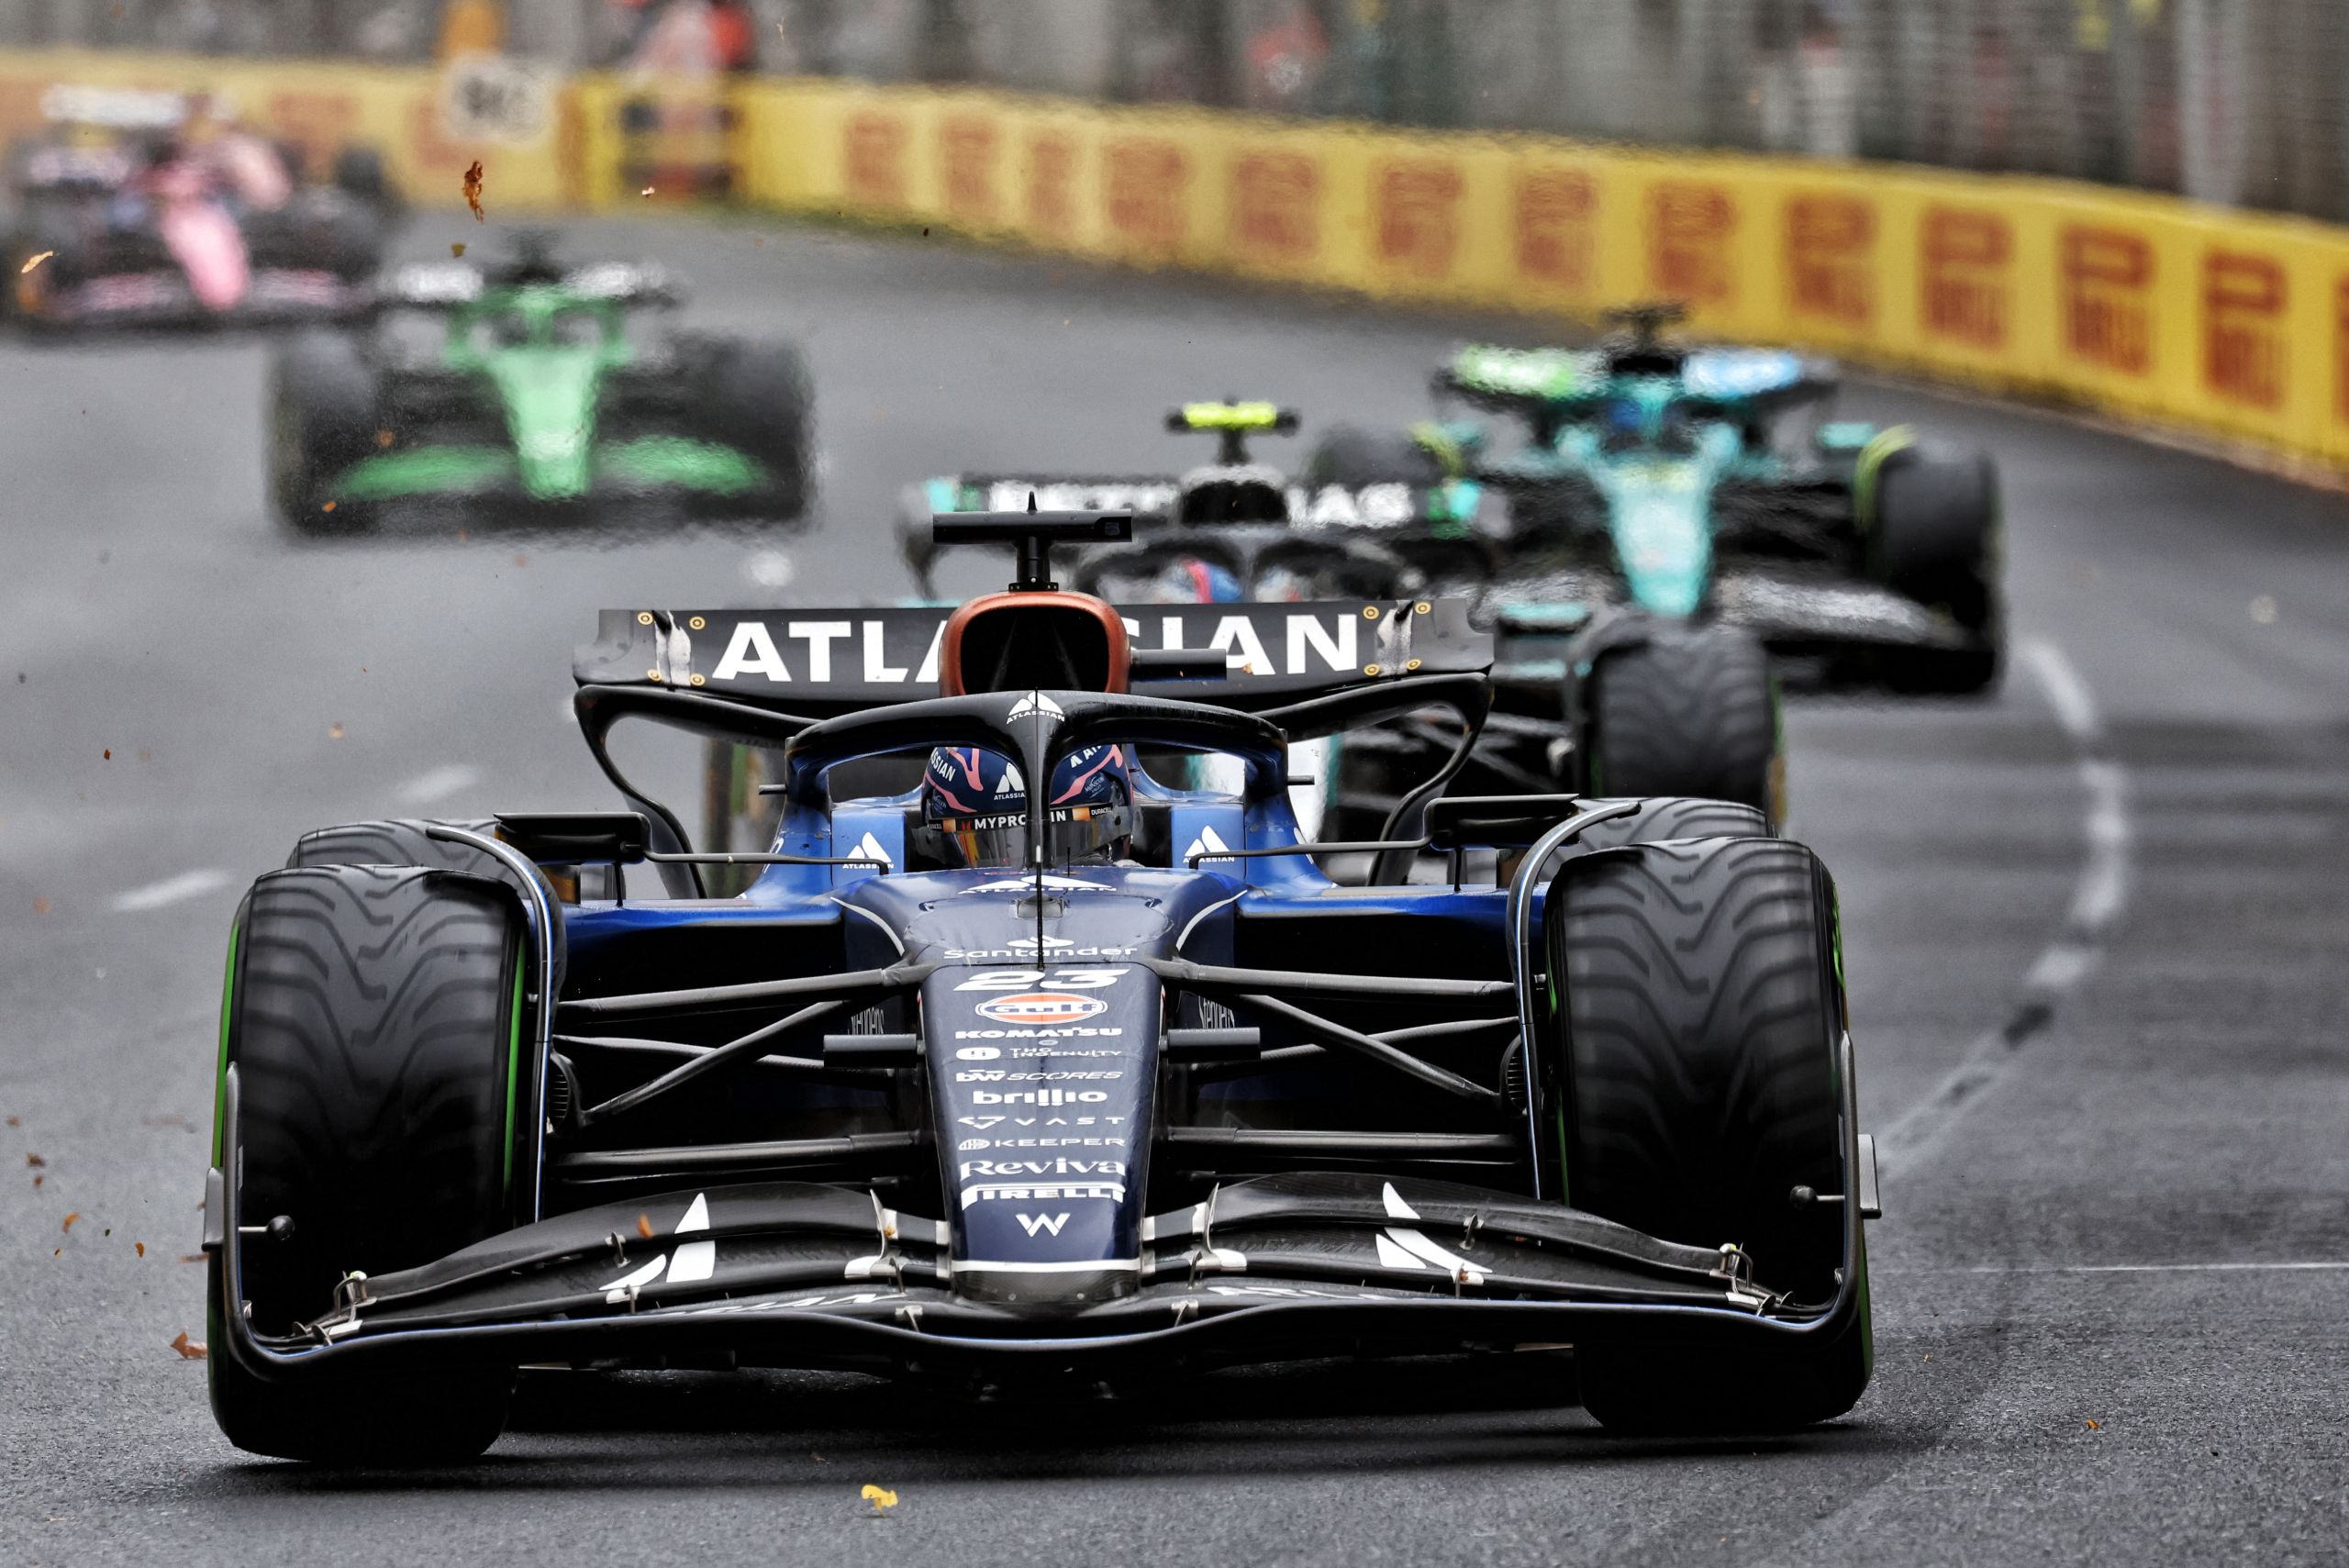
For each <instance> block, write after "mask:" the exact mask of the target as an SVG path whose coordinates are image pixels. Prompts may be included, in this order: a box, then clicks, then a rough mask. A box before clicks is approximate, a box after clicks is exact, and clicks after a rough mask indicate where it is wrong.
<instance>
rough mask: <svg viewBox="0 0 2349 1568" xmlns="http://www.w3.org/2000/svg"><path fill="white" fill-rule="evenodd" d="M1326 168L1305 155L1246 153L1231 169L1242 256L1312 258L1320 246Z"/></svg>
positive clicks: (1235, 234)
mask: <svg viewBox="0 0 2349 1568" xmlns="http://www.w3.org/2000/svg"><path fill="white" fill-rule="evenodd" d="M1320 211H1321V164H1320V161H1319V160H1318V159H1314V158H1310V157H1308V156H1307V155H1306V154H1304V153H1302V152H1247V153H1242V154H1241V156H1240V157H1239V158H1238V159H1237V160H1236V161H1234V162H1233V163H1232V165H1231V243H1232V245H1233V246H1234V247H1235V248H1236V249H1238V250H1240V252H1241V254H1243V255H1247V256H1254V257H1258V258H1262V259H1265V260H1271V261H1308V260H1310V259H1311V258H1312V257H1313V256H1314V255H1315V254H1316V253H1318V252H1319V250H1320V248H1321V225H1320Z"/></svg>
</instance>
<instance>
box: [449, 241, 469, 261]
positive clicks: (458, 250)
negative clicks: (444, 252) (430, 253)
mask: <svg viewBox="0 0 2349 1568" xmlns="http://www.w3.org/2000/svg"><path fill="white" fill-rule="evenodd" d="M464 253H465V242H464V241H463V240H462V239H460V240H458V241H457V242H456V243H454V244H453V245H451V246H450V247H449V254H450V255H451V256H460V257H461V256H462V255H463V254H464Z"/></svg>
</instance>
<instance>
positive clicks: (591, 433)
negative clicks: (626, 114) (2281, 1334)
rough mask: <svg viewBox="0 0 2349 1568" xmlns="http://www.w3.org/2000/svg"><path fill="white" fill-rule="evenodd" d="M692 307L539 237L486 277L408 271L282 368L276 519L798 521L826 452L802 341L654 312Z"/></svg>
mask: <svg viewBox="0 0 2349 1568" xmlns="http://www.w3.org/2000/svg"><path fill="white" fill-rule="evenodd" d="M676 302H677V289H676V287H675V285H674V283H673V282H672V281H671V280H670V278H669V277H668V276H667V274H666V273H665V272H662V271H661V270H660V269H658V268H653V267H642V266H633V265H625V264H618V263H607V264H603V265H596V266H586V267H579V268H574V269H565V268H562V267H561V266H558V265H556V264H555V263H554V262H553V261H551V260H550V259H549V257H548V255H547V253H546V251H545V250H544V249H543V247H542V246H541V245H540V244H539V243H538V242H536V241H535V240H534V241H529V242H527V243H526V244H525V245H524V247H523V249H522V250H521V252H520V253H519V255H518V258H517V259H516V260H515V261H512V262H511V263H509V264H507V265H506V266H504V267H501V268H498V269H495V270H494V271H491V272H484V271H483V270H481V269H478V268H475V267H473V266H469V265H467V264H465V263H462V262H438V263H431V264H426V265H417V266H410V267H406V268H403V269H401V270H400V271H399V272H396V273H395V275H394V277H393V279H392V281H391V284H390V288H389V290H388V293H387V297H386V298H385V300H384V307H385V318H384V320H383V321H382V322H381V323H379V324H378V326H377V327H376V328H375V329H374V330H373V332H372V333H371V334H369V335H367V336H363V337H362V336H353V335H348V334H338V333H317V334H312V335H309V336H306V337H304V338H302V339H297V340H295V342H293V343H291V344H289V345H287V346H286V347H285V348H284V350H282V351H281V352H280V353H279V354H278V355H277V357H276V360H275V361H274V363H273V366H272V370H271V377H270V390H269V413H270V484H271V490H272V496H273V502H274V505H275V507H276V509H277V512H278V514H279V516H280V517H282V518H284V520H285V521H286V522H287V523H288V524H289V525H290V526H292V527H294V528H297V529H301V530H303V531H306V532H321V533H323V532H349V531H352V530H356V529H361V528H367V527H369V526H370V525H371V524H373V523H374V522H375V521H377V520H379V519H380V518H381V517H382V516H383V515H384V512H385V511H386V510H387V509H390V508H398V507H422V508H438V509H451V508H453V509H457V510H460V511H465V512H477V511H484V510H490V511H494V512H495V514H496V515H497V516H499V517H513V516H516V515H518V514H519V515H530V514H537V515H539V516H541V517H558V518H567V517H573V516H577V515H580V514H582V513H587V512H593V511H596V509H597V508H607V509H608V508H611V507H618V508H624V509H625V511H626V512H627V513H628V514H629V515H630V516H640V515H643V514H644V512H645V509H646V507H647V506H648V505H651V506H653V507H655V508H658V509H665V510H668V511H674V512H675V513H678V514H682V515H684V516H686V517H750V518H758V519H763V520H778V519H786V518H796V517H798V516H799V515H800V514H801V513H802V512H803V511H804V510H805V508H806V506H807V494H808V489H809V485H810V483H811V472H812V465H813V461H814V460H813V457H812V454H811V452H810V450H809V428H810V424H811V421H812V419H813V396H812V393H811V392H810V389H809V385H808V381H807V369H806V367H805V366H804V365H803V364H802V363H801V361H800V358H799V352H798V350H796V348H794V347H793V346H792V345H790V344H788V343H783V342H757V341H750V340H744V339H731V338H719V337H712V336H707V335H703V334H698V333H691V332H682V331H674V330H671V329H668V328H666V327H665V325H664V324H663V323H662V322H661V321H660V320H659V319H658V317H657V316H654V315H651V314H648V313H650V312H657V311H659V310H662V309H663V308H665V307H668V306H674V304H675V303H676Z"/></svg>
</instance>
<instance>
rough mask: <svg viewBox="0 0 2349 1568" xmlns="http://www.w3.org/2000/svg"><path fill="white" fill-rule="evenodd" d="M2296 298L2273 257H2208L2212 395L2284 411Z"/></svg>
mask: <svg viewBox="0 0 2349 1568" xmlns="http://www.w3.org/2000/svg"><path fill="white" fill-rule="evenodd" d="M2290 294H2291V287H2290V282H2289V280H2288V278H2287V277H2286V276H2285V272H2284V267H2283V263H2281V262H2280V261H2276V260H2275V259H2274V258H2273V257H2269V256H2256V255H2251V254H2247V253H2244V252H2242V251H2231V250H2213V251H2211V252H2210V253H2209V254H2208V255H2206V256H2204V257H2203V258H2202V384H2203V385H2204V386H2205V387H2206V388H2207V389H2208V390H2209V391H2210V394H2211V395H2212V396H2214V397H2222V398H2225V399H2226V400H2227V401H2228V402H2231V403H2240V404H2243V405H2244V406H2248V407H2252V408H2263V409H2277V408H2281V407H2283V406H2284V382H2285V366H2286V362H2287V353H2288V349H2287V345H2286V341H2285V336H2284V334H2285V328H2286V323H2285V316H2284V312H2285V307H2286V306H2288V304H2289V303H2290Z"/></svg>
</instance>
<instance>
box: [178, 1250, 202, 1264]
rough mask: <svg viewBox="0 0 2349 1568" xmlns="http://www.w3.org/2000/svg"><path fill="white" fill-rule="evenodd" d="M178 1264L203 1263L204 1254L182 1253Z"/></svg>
mask: <svg viewBox="0 0 2349 1568" xmlns="http://www.w3.org/2000/svg"><path fill="white" fill-rule="evenodd" d="M180 1262H183V1263H200V1262H204V1254H203V1253H201V1252H182V1253H181V1254H180Z"/></svg>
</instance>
